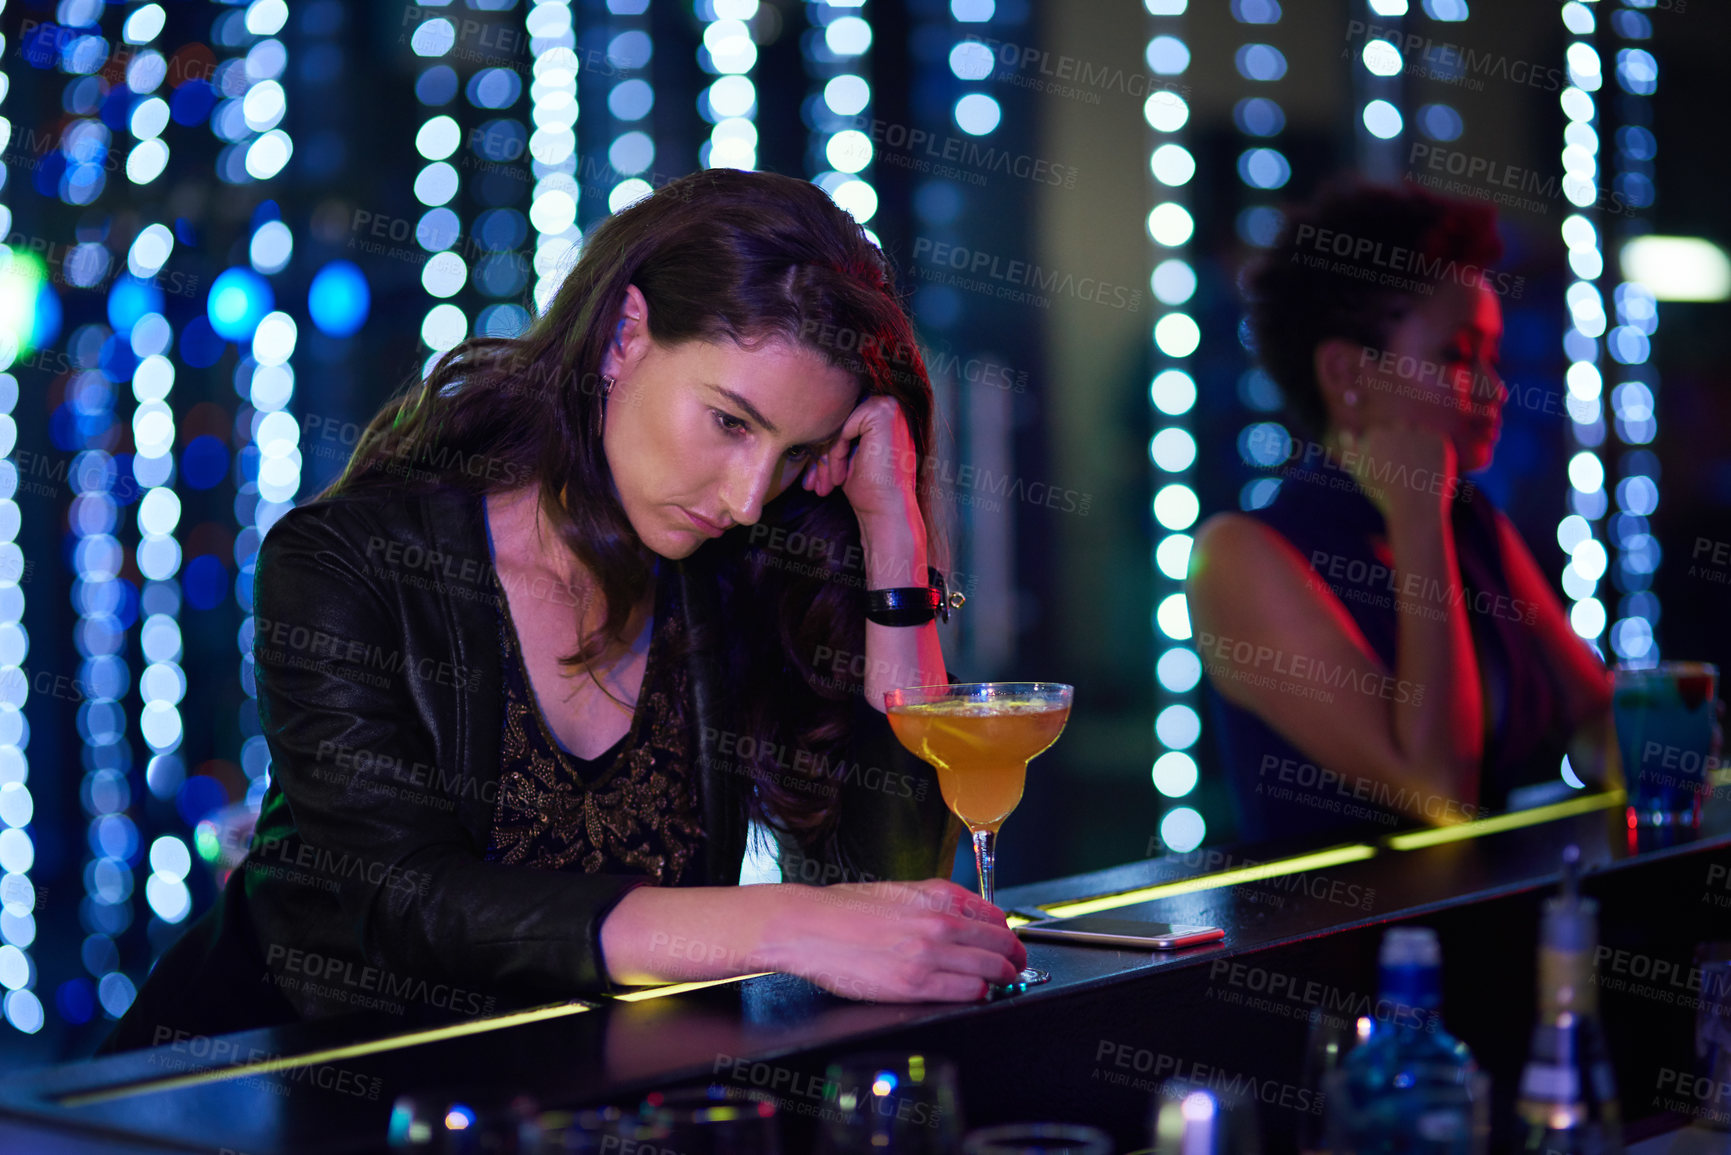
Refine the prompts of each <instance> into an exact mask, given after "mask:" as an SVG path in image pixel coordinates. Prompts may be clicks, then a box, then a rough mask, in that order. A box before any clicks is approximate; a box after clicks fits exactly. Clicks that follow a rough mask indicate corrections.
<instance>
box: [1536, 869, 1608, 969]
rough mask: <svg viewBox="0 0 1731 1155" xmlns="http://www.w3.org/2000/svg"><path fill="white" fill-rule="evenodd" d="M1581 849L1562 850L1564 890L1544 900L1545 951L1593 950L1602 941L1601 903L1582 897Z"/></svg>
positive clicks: (1542, 933) (1541, 936)
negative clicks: (1600, 932) (1600, 933)
mask: <svg viewBox="0 0 1731 1155" xmlns="http://www.w3.org/2000/svg"><path fill="white" fill-rule="evenodd" d="M1580 879H1581V848H1580V847H1578V846H1568V847H1565V848H1564V850H1563V890H1562V893H1561V894H1559V895H1557V896H1556V897H1555V898H1549V899H1546V900H1545V913H1544V919H1543V922H1542V925H1541V929H1540V932H1539V942H1540V943H1542V944H1543V946H1544V948H1545V949H1546V950H1556V951H1572V952H1580V951H1590V950H1592V949H1593V948H1594V947H1595V946H1597V945H1598V940H1599V904H1598V903H1596V902H1594V901H1593V900H1592V899H1590V898H1582V897H1581V882H1580Z"/></svg>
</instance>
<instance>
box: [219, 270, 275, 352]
mask: <svg viewBox="0 0 1731 1155" xmlns="http://www.w3.org/2000/svg"><path fill="white" fill-rule="evenodd" d="M275 306H276V295H275V294H274V293H272V292H271V287H270V282H268V281H266V280H265V279H264V278H263V277H261V276H259V275H258V274H257V273H255V272H253V271H252V270H251V269H243V268H233V269H225V270H223V271H222V272H221V273H220V274H218V276H217V278H216V280H215V281H212V282H211V286H210V297H209V299H208V301H207V303H206V306H205V309H206V312H207V313H208V314H209V316H210V327H211V328H212V329H214V330H215V331H216V334H217V336H219V337H222V338H225V339H226V340H229V341H248V340H251V339H252V333H253V330H254V329H256V328H258V323H259V322H260V321H262V320H264V318H265V314H267V313H269V312H270V311H271V309H273V308H275Z"/></svg>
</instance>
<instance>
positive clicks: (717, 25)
mask: <svg viewBox="0 0 1731 1155" xmlns="http://www.w3.org/2000/svg"><path fill="white" fill-rule="evenodd" d="M757 7H758V0H696V11H697V17H698V19H699V20H701V21H703V42H702V43H701V44H699V45H698V47H697V64H698V67H699V68H701V69H702V70H703V71H704V72H705V73H706V74H708V75H710V76H715V77H718V78H720V79H722V80H726V81H728V85H727V86H726V87H724V88H723V90H722V93H721V107H720V108H717V107H716V104H715V96H716V91H715V84H711V85H710V86H709V87H707V88H705V89H704V90H703V93H702V95H701V97H700V98H699V111H700V112H701V111H702V110H703V107H704V106H708V108H709V109H710V111H711V112H712V114H713V122H712V124H711V127H710V130H709V139H708V140H706V141H704V142H703V144H702V145H700V146H699V147H698V150H697V163H698V164H699V165H701V166H702V167H703V168H741V169H755V168H756V167H757V122H756V119H755V117H754V113H755V110H756V107H757V96H756V92H755V90H754V89H753V88H752V87H751V85H752V79H751V77H752V73H753V71H754V70H755V69H756V68H757V44H756V42H755V41H754V40H753V39H752V36H751V24H750V21H751V20H752V19H753V18H754V17H756V16H757ZM855 23H856V24H861V25H863V24H864V22H863V21H857V20H856V21H855ZM833 27H834V26H833V25H832V28H833ZM848 27H852V26H851V25H849V26H848ZM861 40H862V38H861V37H860V36H858V35H854V36H853V37H852V38H851V39H849V38H846V37H842V38H838V45H839V47H840V48H842V49H847V50H850V51H852V52H856V53H858V52H864V51H865V49H866V48H867V47H869V46H870V42H871V37H870V32H869V29H868V30H867V31H866V32H865V35H864V37H863V42H861ZM741 81H743V82H744V83H743V84H741V83H739V82H741ZM748 94H749V95H750V99H749V101H747V100H746V97H747V95H748Z"/></svg>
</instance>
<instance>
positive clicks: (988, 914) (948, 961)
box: [762, 878, 1028, 1003]
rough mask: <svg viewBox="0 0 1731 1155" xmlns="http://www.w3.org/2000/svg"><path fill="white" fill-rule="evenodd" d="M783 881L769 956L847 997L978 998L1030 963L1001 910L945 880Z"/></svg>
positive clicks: (768, 930)
mask: <svg viewBox="0 0 1731 1155" xmlns="http://www.w3.org/2000/svg"><path fill="white" fill-rule="evenodd" d="M776 889H777V890H778V891H780V892H783V893H781V894H780V895H778V898H779V899H780V900H781V901H780V902H779V903H778V906H779V910H778V912H777V914H776V915H775V916H774V917H772V918H771V919H770V920H769V921H768V924H767V925H766V927H765V929H764V938H765V941H764V944H763V948H762V957H763V958H764V959H765V960H767V962H768V963H769V965H770V966H771V967H772V968H773V969H775V970H779V971H786V972H787V973H789V974H796V975H800V976H802V977H803V978H806V979H808V980H810V981H811V982H813V983H816V984H817V985H818V986H820V987H823V988H824V989H825V990H828V991H833V992H834V993H836V994H838V995H842V996H843V997H845V998H850V999H869V1000H871V1001H873V1002H886V1003H909V1002H967V1001H973V1000H977V999H981V998H984V997H985V996H986V992H987V989H988V984H990V983H1007V982H1014V981H1015V978H1016V974H1017V972H1018V971H1020V970H1021V968H1022V967H1023V966H1024V965H1026V963H1027V961H1028V952H1027V948H1025V947H1024V946H1023V945H1022V942H1021V940H1020V939H1018V938H1017V937H1016V936H1015V934H1014V933H1013V932H1012V931H1011V930H1010V929H1009V927H1007V926H1006V925H1004V912H1003V911H1001V910H999V909H998V908H997V907H995V906H992V905H991V904H989V903H987V902H986V901H985V900H984V899H982V898H981V897H980V896H979V895H977V894H974V893H973V892H972V891H969V890H965V889H963V888H962V887H960V886H957V885H955V884H954V883H952V882H947V881H945V880H943V879H936V878H933V879H927V880H925V881H923V882H865V883H842V884H839V885H836V886H822V887H818V886H799V885H785V886H780V887H777V888H776Z"/></svg>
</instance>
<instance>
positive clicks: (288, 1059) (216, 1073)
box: [56, 1002, 592, 1107]
mask: <svg viewBox="0 0 1731 1155" xmlns="http://www.w3.org/2000/svg"><path fill="white" fill-rule="evenodd" d="M590 1009H592V1008H591V1007H590V1006H589V1004H588V1003H579V1002H570V1003H555V1004H553V1005H551V1006H545V1007H534V1008H532V1009H530V1010H526V1011H515V1012H513V1013H511V1014H508V1015H497V1016H495V1017H493V1018H490V1019H479V1020H476V1021H474V1022H468V1023H453V1024H451V1025H450V1026H444V1027H431V1028H429V1029H427V1030H424V1031H410V1032H408V1033H406V1034H401V1035H387V1036H386V1037H384V1038H382V1039H369V1040H367V1041H366V1042H364V1043H350V1044H348V1045H347V1046H342V1047H327V1048H326V1049H324V1050H322V1051H309V1052H307V1053H306V1054H304V1055H279V1056H278V1057H276V1058H274V1059H263V1060H260V1061H259V1062H256V1063H252V1062H249V1063H238V1064H236V1065H234V1066H231V1067H217V1068H215V1069H213V1070H209V1071H194V1072H192V1073H191V1074H187V1075H169V1076H166V1077H164V1078H161V1079H146V1080H143V1081H142V1082H138V1083H127V1084H125V1085H123V1086H119V1087H107V1088H104V1089H103V1090H100V1091H82V1092H79V1093H78V1094H74V1095H64V1096H62V1097H61V1098H59V1099H58V1100H56V1102H58V1103H59V1105H60V1106H62V1107H84V1106H88V1105H90V1104H91V1103H106V1102H108V1101H109V1100H111V1099H125V1098H127V1097H129V1096H132V1095H142V1094H144V1093H145V1092H147V1091H174V1090H178V1089H179V1088H181V1087H197V1086H201V1085H203V1084H206V1083H220V1082H223V1081H225V1080H228V1079H244V1078H247V1077H248V1076H251V1075H262V1074H268V1073H270V1072H272V1071H286V1070H289V1069H291V1068H294V1067H310V1066H312V1065H314V1064H316V1063H329V1062H332V1061H334V1060H336V1059H356V1058H360V1057H361V1056H362V1055H376V1054H378V1053H379V1052H380V1051H394V1050H399V1049H401V1048H404V1047H419V1046H422V1045H423V1044H426V1043H438V1042H443V1041H444V1040H446V1039H460V1038H462V1037H464V1036H465V1035H484V1034H486V1033H487V1032H489V1031H503V1030H509V1029H510V1028H511V1027H520V1026H524V1025H526V1024H528V1023H539V1022H546V1021H548V1020H550V1019H560V1018H564V1017H565V1016H567V1015H580V1014H582V1013H583V1012H584V1011H587V1010H590Z"/></svg>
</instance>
